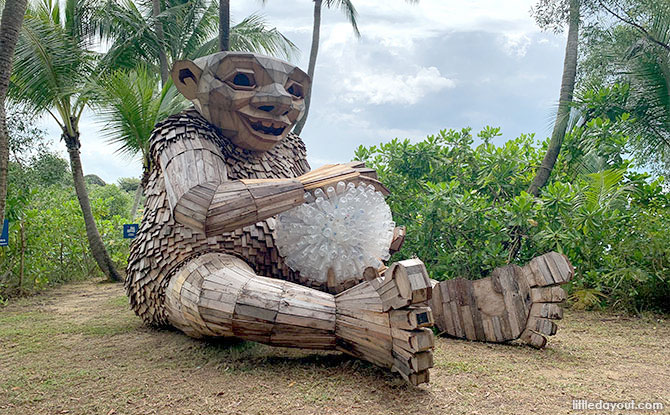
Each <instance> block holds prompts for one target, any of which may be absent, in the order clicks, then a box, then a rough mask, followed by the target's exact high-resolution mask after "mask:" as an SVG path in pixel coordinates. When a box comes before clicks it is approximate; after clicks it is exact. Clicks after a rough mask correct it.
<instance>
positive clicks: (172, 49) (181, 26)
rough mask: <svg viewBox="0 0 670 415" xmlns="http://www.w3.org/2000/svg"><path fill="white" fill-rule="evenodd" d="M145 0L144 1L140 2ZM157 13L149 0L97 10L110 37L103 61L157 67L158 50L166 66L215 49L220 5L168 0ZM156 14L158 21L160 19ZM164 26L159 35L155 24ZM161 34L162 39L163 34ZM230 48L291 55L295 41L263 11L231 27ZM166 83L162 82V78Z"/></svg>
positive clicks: (123, 0)
mask: <svg viewBox="0 0 670 415" xmlns="http://www.w3.org/2000/svg"><path fill="white" fill-rule="evenodd" d="M143 2H144V3H143ZM163 4H165V9H164V10H163V11H162V12H161V13H160V14H159V15H158V16H157V17H155V15H154V12H153V4H149V3H147V0H141V1H132V0H110V1H108V2H107V3H106V5H105V7H104V8H103V11H102V13H101V15H100V16H99V17H98V19H99V21H100V26H99V31H100V33H101V35H102V37H103V39H104V40H106V41H108V42H109V43H111V47H110V49H109V51H108V52H107V53H106V55H105V57H104V58H103V61H104V63H105V64H104V67H106V68H111V69H133V68H135V67H137V66H138V65H149V68H150V69H153V68H155V70H156V71H159V70H160V71H161V73H162V64H161V58H160V56H161V53H164V54H165V58H166V62H167V66H168V67H169V66H170V65H171V64H172V62H173V61H175V60H178V59H195V58H197V57H200V56H204V55H207V54H210V53H214V52H217V51H219V50H220V49H219V39H218V16H219V5H218V3H217V2H216V1H211V0H188V1H184V0H166V1H165V2H164V3H163ZM156 20H158V21H160V22H162V25H158V24H157V23H156ZM158 27H161V28H162V32H163V34H162V36H161V35H159V34H158V33H157V32H156V30H155V29H156V28H158ZM161 37H162V38H163V39H161ZM228 38H229V41H230V49H231V50H248V51H256V52H261V53H266V54H268V55H275V56H281V57H285V58H291V57H292V56H293V55H294V54H295V53H296V52H297V48H296V46H295V45H294V44H293V43H292V42H291V41H290V40H288V39H287V38H286V37H285V36H284V35H282V34H281V33H280V32H279V31H278V30H277V29H276V28H268V26H267V24H266V22H265V20H264V19H263V17H261V16H259V15H251V16H249V17H247V18H245V19H244V20H242V21H241V22H239V23H238V24H236V25H235V26H233V27H232V28H231V29H230V33H229V34H228ZM163 84H165V82H163Z"/></svg>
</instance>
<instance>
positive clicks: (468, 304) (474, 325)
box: [431, 252, 574, 348]
mask: <svg viewBox="0 0 670 415" xmlns="http://www.w3.org/2000/svg"><path fill="white" fill-rule="evenodd" d="M573 275H574V269H573V267H572V265H571V264H570V261H569V260H568V258H567V257H566V256H565V255H562V254H559V253H556V252H550V253H548V254H545V255H542V256H539V257H536V258H534V259H533V260H531V261H530V262H529V263H528V264H527V265H526V266H524V267H519V266H517V265H507V266H504V267H500V268H496V269H495V270H493V272H492V273H491V276H489V277H487V278H483V279H480V280H475V281H470V280H465V279H462V278H457V279H454V280H449V281H442V282H437V281H432V284H433V298H432V303H431V304H432V306H431V307H432V310H433V314H434V316H435V325H436V326H437V327H438V329H439V330H440V331H441V332H443V333H446V334H448V335H450V336H454V337H460V338H466V339H468V340H480V341H489V342H505V341H510V340H515V339H518V338H521V340H523V341H525V342H527V343H528V344H530V345H531V346H533V347H537V348H542V347H544V346H545V345H546V343H547V339H546V337H545V336H552V335H554V334H556V329H557V326H556V323H554V321H552V320H559V319H561V318H562V317H563V310H562V309H561V308H560V306H559V305H558V304H557V303H560V302H562V301H563V300H565V292H564V291H563V289H562V288H561V287H559V285H561V284H564V283H566V282H568V281H569V280H570V279H571V278H572V276H573Z"/></svg>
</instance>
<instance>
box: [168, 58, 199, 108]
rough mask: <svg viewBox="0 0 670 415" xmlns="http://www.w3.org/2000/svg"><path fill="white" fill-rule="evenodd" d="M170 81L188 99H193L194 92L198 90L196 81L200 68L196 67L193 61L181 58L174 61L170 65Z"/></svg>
mask: <svg viewBox="0 0 670 415" xmlns="http://www.w3.org/2000/svg"><path fill="white" fill-rule="evenodd" d="M171 75H172V81H173V82H174V84H175V85H176V86H177V89H178V90H179V92H181V94H182V95H183V96H185V97H186V99H188V100H193V99H195V94H196V92H198V81H200V75H202V69H200V68H199V67H198V65H196V64H195V63H193V61H189V60H183V61H176V62H175V63H174V65H172V72H171Z"/></svg>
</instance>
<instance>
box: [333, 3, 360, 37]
mask: <svg viewBox="0 0 670 415" xmlns="http://www.w3.org/2000/svg"><path fill="white" fill-rule="evenodd" d="M324 4H325V5H326V7H328V8H329V9H330V8H333V7H337V8H339V9H340V10H341V11H342V13H344V16H345V17H346V18H347V20H349V23H350V24H351V27H352V28H353V29H354V34H355V35H356V37H360V36H361V32H360V31H359V30H358V22H357V19H358V12H357V11H356V7H354V4H353V3H352V2H351V0H326V1H325V2H324Z"/></svg>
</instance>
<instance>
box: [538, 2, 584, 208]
mask: <svg viewBox="0 0 670 415" xmlns="http://www.w3.org/2000/svg"><path fill="white" fill-rule="evenodd" d="M540 3H542V2H540ZM545 3H547V2H546V1H545ZM548 3H553V1H552V0H549V2H548ZM579 19H580V0H569V8H568V40H567V43H566V46H565V59H564V61H563V77H562V79H561V93H560V96H559V103H558V112H557V114H556V122H555V123H554V130H553V131H552V133H551V139H550V140H549V146H548V147H547V152H546V153H545V155H544V159H543V160H542V163H541V164H540V166H539V167H538V168H537V171H536V173H535V177H534V178H533V181H532V183H531V184H530V187H529V188H528V193H530V194H532V195H534V196H538V195H539V194H540V189H541V188H542V187H543V186H544V185H545V184H546V183H547V181H548V180H549V175H550V174H551V170H552V169H553V168H554V164H556V159H558V154H559V153H560V152H561V145H562V144H563V138H564V137H565V132H566V129H567V127H568V120H569V118H570V107H571V103H572V95H573V92H574V89H575V79H576V76H577V48H578V44H579ZM538 20H539V19H538Z"/></svg>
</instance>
